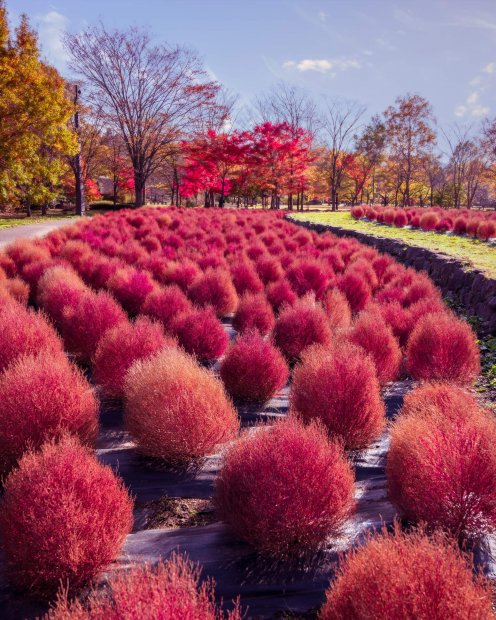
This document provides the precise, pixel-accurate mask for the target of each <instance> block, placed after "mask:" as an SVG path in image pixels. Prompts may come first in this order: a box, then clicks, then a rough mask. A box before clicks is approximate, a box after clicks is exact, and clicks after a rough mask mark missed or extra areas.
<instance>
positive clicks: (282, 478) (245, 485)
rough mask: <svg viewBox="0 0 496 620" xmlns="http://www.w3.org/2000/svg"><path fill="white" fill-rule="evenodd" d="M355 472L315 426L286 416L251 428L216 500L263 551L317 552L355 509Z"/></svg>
mask: <svg viewBox="0 0 496 620" xmlns="http://www.w3.org/2000/svg"><path fill="white" fill-rule="evenodd" d="M353 491H354V476H353V473H352V470H351V467H350V465H349V464H348V462H347V461H346V459H345V458H344V456H343V453H342V449H341V448H340V447H339V445H338V444H337V443H333V442H329V440H328V439H327V437H326V435H325V432H324V431H323V430H322V428H320V427H319V426H318V425H315V424H312V425H309V426H303V425H302V424H301V423H300V422H299V421H298V420H296V419H294V418H288V419H286V420H283V421H281V422H278V423H276V424H275V425H273V426H268V427H262V428H258V429H256V430H255V432H251V433H250V432H248V433H245V435H244V436H243V437H242V438H241V439H240V440H238V441H237V442H236V443H235V444H234V445H233V446H232V447H231V448H230V449H229V451H228V452H227V454H226V455H225V457H224V461H223V464H222V468H221V470H220V473H219V476H218V478H217V481H216V487H215V501H216V506H217V509H218V511H219V514H220V516H221V518H222V519H223V520H224V521H225V522H226V523H228V524H229V526H230V527H231V529H232V530H233V531H234V533H235V534H236V535H237V536H239V537H240V538H242V539H243V540H245V541H247V542H248V543H250V544H251V545H253V546H254V547H255V548H256V549H258V550H259V551H262V552H265V553H269V554H277V555H284V554H287V553H291V552H294V551H301V550H307V549H309V548H310V549H315V548H318V547H319V546H321V545H322V544H324V543H325V541H326V539H327V538H328V537H329V536H333V535H336V534H337V533H338V532H339V530H340V528H341V526H342V525H343V523H344V522H345V520H346V519H347V517H348V516H349V515H350V513H351V512H352V510H353V508H354V497H353Z"/></svg>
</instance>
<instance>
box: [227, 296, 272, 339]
mask: <svg viewBox="0 0 496 620" xmlns="http://www.w3.org/2000/svg"><path fill="white" fill-rule="evenodd" d="M275 322H276V320H275V317H274V311H273V310H272V306H271V305H270V304H269V303H268V302H267V299H266V297H265V295H263V294H250V293H246V294H245V295H243V297H241V299H240V301H239V305H238V309H237V310H236V314H235V315H234V318H233V322H232V325H233V327H234V329H235V330H236V331H238V332H241V333H243V332H245V331H248V330H251V329H256V330H257V331H258V332H260V333H261V334H263V335H265V334H268V333H269V332H270V331H271V329H272V328H273V327H274V324H275Z"/></svg>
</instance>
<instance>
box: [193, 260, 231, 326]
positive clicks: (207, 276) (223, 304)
mask: <svg viewBox="0 0 496 620" xmlns="http://www.w3.org/2000/svg"><path fill="white" fill-rule="evenodd" d="M188 295H189V297H190V299H191V300H192V301H193V302H194V303H195V304H197V305H199V306H212V308H213V309H214V310H215V312H216V314H217V316H226V314H231V313H232V312H235V311H236V308H237V305H238V295H237V293H236V289H235V288H234V285H233V283H232V280H231V277H230V275H229V273H228V272H227V271H224V270H221V269H208V270H207V271H206V272H205V273H204V274H203V275H201V276H199V277H198V278H197V279H196V280H195V281H194V282H193V284H192V285H191V286H190V288H189V291H188Z"/></svg>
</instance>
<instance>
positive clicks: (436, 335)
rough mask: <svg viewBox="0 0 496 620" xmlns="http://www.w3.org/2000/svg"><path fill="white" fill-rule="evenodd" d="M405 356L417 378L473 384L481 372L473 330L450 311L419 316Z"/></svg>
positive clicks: (408, 365)
mask: <svg viewBox="0 0 496 620" xmlns="http://www.w3.org/2000/svg"><path fill="white" fill-rule="evenodd" d="M406 359H407V367H408V371H409V372H410V374H411V375H412V377H413V378H414V379H423V380H427V381H452V382H453V383H460V384H470V383H472V382H473V381H474V379H475V378H476V377H477V375H478V374H479V372H480V356H479V350H478V348H477V344H476V342H475V334H474V332H473V331H472V329H471V328H470V326H469V325H468V323H465V322H464V321H462V320H460V319H457V318H456V317H455V316H453V315H451V314H448V313H447V312H443V313H440V312H438V313H436V314H426V315H424V316H423V317H422V318H420V319H419V321H418V323H417V325H416V326H415V328H414V329H413V331H412V333H411V335H410V338H409V340H408V345H407V350H406Z"/></svg>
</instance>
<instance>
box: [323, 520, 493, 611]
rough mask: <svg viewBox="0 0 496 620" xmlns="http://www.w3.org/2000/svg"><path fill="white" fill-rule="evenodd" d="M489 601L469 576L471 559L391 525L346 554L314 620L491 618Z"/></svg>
mask: <svg viewBox="0 0 496 620" xmlns="http://www.w3.org/2000/svg"><path fill="white" fill-rule="evenodd" d="M379 575H380V578H378V576H379ZM491 598H492V597H491V587H490V584H489V582H488V581H486V580H485V579H483V578H482V577H474V576H473V574H472V567H471V558H470V557H469V556H468V555H464V554H463V553H462V552H461V551H460V550H459V549H458V548H457V547H456V545H455V544H454V543H452V542H451V541H450V540H449V539H447V538H445V537H444V536H443V535H442V534H440V533H437V534H436V535H434V536H431V537H428V536H426V535H425V534H424V533H423V532H421V531H416V532H413V533H410V534H404V533H402V532H401V531H400V529H399V527H396V528H395V530H394V532H392V533H387V532H386V531H383V532H382V533H381V534H379V535H376V536H374V537H373V538H370V539H369V540H368V542H367V544H366V545H364V546H363V547H358V548H355V549H353V550H350V551H349V552H348V553H347V554H346V557H345V559H344V560H343V562H342V563H341V565H340V567H339V569H338V572H337V574H336V577H335V579H334V581H333V582H332V583H331V586H330V588H329V590H328V591H327V600H326V603H325V604H324V606H323V608H322V609H321V611H320V614H319V620H372V619H374V620H379V618H380V619H381V620H399V619H400V618H411V619H413V618H415V620H444V619H445V618H446V619H447V618H450V620H468V619H469V618H474V619H475V618H478V619H479V620H490V618H492V617H493V612H492V605H491Z"/></svg>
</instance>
